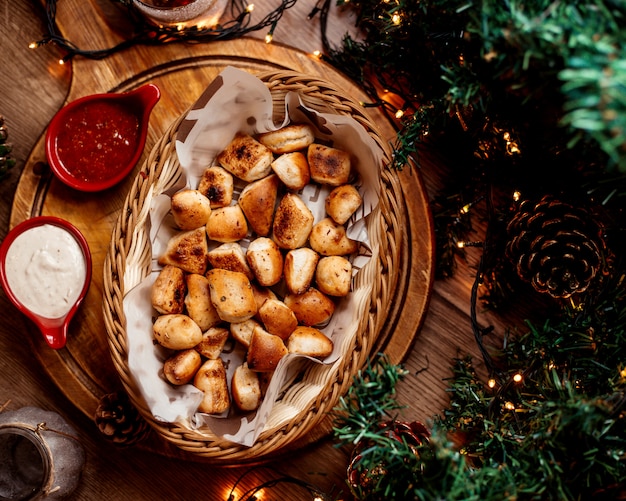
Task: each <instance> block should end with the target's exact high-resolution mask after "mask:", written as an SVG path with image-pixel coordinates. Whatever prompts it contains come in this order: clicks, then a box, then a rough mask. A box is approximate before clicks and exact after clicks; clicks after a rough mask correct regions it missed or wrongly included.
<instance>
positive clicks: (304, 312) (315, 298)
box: [284, 287, 335, 326]
mask: <svg viewBox="0 0 626 501" xmlns="http://www.w3.org/2000/svg"><path fill="white" fill-rule="evenodd" d="M284 302H285V304H286V305H287V306H288V307H289V308H290V309H291V311H293V312H294V314H295V315H296V318H297V319H298V322H299V323H301V324H302V325H307V326H312V325H320V324H324V323H326V322H327V321H328V320H330V317H332V316H333V313H334V312H335V303H334V302H333V300H332V299H330V298H329V297H328V296H327V295H325V294H323V293H322V292H320V291H319V290H318V289H316V288H315V287H309V290H307V291H306V292H305V293H303V294H287V296H285V299H284Z"/></svg>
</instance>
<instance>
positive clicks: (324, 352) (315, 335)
mask: <svg viewBox="0 0 626 501" xmlns="http://www.w3.org/2000/svg"><path fill="white" fill-rule="evenodd" d="M287 349H288V350H289V353H298V354H300V355H307V356H309V357H315V358H325V357H327V356H328V355H330V354H331V353H332V352H333V342H332V340H331V339H330V338H329V337H328V336H326V334H324V333H323V332H322V331H320V330H318V329H315V328H314V327H306V326H302V325H301V326H299V327H296V328H295V330H294V331H293V332H292V333H291V336H289V339H288V340H287Z"/></svg>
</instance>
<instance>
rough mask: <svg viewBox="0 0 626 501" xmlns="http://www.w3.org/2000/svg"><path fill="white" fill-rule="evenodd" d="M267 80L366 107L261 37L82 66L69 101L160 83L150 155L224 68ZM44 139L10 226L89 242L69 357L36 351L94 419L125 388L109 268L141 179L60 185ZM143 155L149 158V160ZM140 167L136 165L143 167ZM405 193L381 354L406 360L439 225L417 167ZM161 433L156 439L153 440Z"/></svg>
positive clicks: (162, 447) (316, 66) (38, 344)
mask: <svg viewBox="0 0 626 501" xmlns="http://www.w3.org/2000/svg"><path fill="white" fill-rule="evenodd" d="M229 65H230V66H235V67H237V68H240V69H243V70H246V71H249V72H251V73H259V72H263V71H268V70H273V69H290V70H294V71H298V72H301V73H305V74H309V75H313V76H316V77H318V78H322V79H325V80H328V81H331V82H333V83H334V84H335V85H336V86H338V87H340V88H342V89H345V91H346V93H347V94H349V95H350V96H353V97H355V98H356V99H361V100H363V101H367V100H368V98H367V96H366V95H365V94H364V92H363V91H362V90H361V89H360V88H359V87H358V86H356V85H355V84H354V83H353V82H351V81H350V80H348V79H347V78H346V77H345V76H343V75H342V74H341V73H339V72H338V71H337V70H335V69H333V68H332V67H330V66H329V65H327V64H325V63H323V62H321V61H319V60H317V59H315V58H313V57H311V56H309V55H307V54H305V53H303V52H300V51H297V50H294V49H290V48H287V47H284V46H280V45H276V44H271V45H267V44H265V43H263V42H261V41H259V40H256V39H246V38H242V39H238V40H234V41H224V42H213V43H211V44H206V45H202V46H199V45H196V46H186V45H180V44H177V45H168V46H161V47H133V48H131V49H129V50H128V51H125V52H123V53H120V54H116V55H114V56H112V57H110V58H109V59H107V60H103V61H90V60H85V59H77V60H76V61H74V63H73V75H72V83H71V87H70V91H69V94H68V97H67V100H66V102H70V101H73V100H74V99H76V98H78V97H81V96H84V95H88V94H95V93H102V92H124V91H128V90H131V89H134V88H136V87H138V86H140V85H142V84H144V83H147V82H150V83H154V84H156V85H157V86H158V87H159V88H160V90H161V99H160V101H159V103H158V104H157V105H156V107H155V108H154V110H153V112H152V115H151V117H150V131H149V134H148V139H147V143H146V149H145V151H146V152H148V151H150V150H151V148H152V146H153V145H154V143H155V142H156V141H157V140H158V139H159V138H160V137H161V136H162V135H163V133H164V132H165V131H166V129H167V128H168V126H169V125H170V124H171V123H172V121H173V120H174V119H176V118H177V117H178V116H180V115H181V114H182V113H184V112H185V110H186V109H187V108H188V107H189V106H190V105H191V104H192V103H193V102H194V101H195V100H196V99H197V98H198V97H199V96H200V94H201V93H202V91H203V90H204V89H205V87H206V86H207V85H208V84H209V83H210V82H211V81H212V80H213V79H214V78H215V77H216V76H217V75H218V73H219V72H220V71H222V70H223V69H224V68H225V67H226V66H229ZM371 116H372V120H373V121H375V122H376V123H377V124H378V125H380V127H381V129H382V130H383V132H384V133H385V134H386V135H387V138H388V139H389V140H393V137H394V135H395V132H394V129H393V126H392V125H391V122H390V121H389V120H388V119H387V117H385V116H384V115H383V114H382V113H381V112H379V111H378V110H376V109H372V111H371ZM44 137H45V133H44V134H43V135H42V137H41V138H40V139H39V141H38V142H37V144H36V145H35V147H34V149H33V151H32V152H31V155H30V157H29V158H28V160H27V162H26V165H25V168H24V171H23V174H22V176H21V178H20V181H19V184H18V187H17V191H16V194H15V199H14V203H13V208H12V214H11V221H10V225H11V227H13V226H15V225H16V224H18V223H19V222H21V221H23V220H25V219H27V218H29V217H33V216H36V215H54V216H57V217H61V218H64V219H67V220H69V221H70V222H72V223H73V224H74V225H75V226H76V227H77V228H78V229H79V230H80V231H81V232H82V233H83V234H84V235H85V237H86V239H87V241H88V243H89V245H90V248H91V253H92V259H93V279H92V283H91V287H90V289H89V293H88V295H87V297H86V300H85V302H84V303H83V305H82V307H81V308H80V309H79V311H78V313H77V315H76V316H75V318H74V320H73V321H72V324H71V326H70V332H69V336H68V341H67V345H66V347H65V348H63V349H61V350H52V349H50V348H48V347H47V346H46V345H45V343H44V341H43V337H42V336H41V335H40V334H39V333H38V332H37V331H36V330H35V328H34V326H33V325H30V324H29V325H28V328H29V330H30V331H31V332H30V333H29V334H30V337H31V339H32V342H33V345H34V352H35V354H36V356H37V357H38V358H39V360H40V362H41V363H42V364H43V367H44V368H45V370H46V371H47V372H48V374H49V376H50V377H51V378H52V379H53V380H54V381H55V383H56V384H57V385H58V386H59V388H60V389H61V390H62V391H63V393H64V394H65V395H66V396H67V397H68V398H69V400H70V401H71V402H73V403H74V404H75V405H76V406H77V407H78V408H79V409H80V410H81V411H82V412H84V413H85V414H86V415H87V416H89V417H93V416H94V414H95V411H96V409H97V406H98V404H99V402H100V399H101V398H102V397H103V396H104V395H106V394H108V393H111V392H113V391H116V390H118V389H120V388H121V383H120V381H119V379H118V376H117V373H116V371H115V369H114V366H113V364H112V362H111V359H110V354H109V346H108V342H107V334H106V331H105V327H104V322H103V313H102V286H103V263H104V259H105V254H106V251H107V249H108V248H109V242H110V238H111V232H112V229H113V226H114V224H115V221H116V218H117V217H118V215H119V210H120V208H121V207H122V206H123V202H124V198H125V196H126V193H127V192H128V189H129V187H130V186H131V184H132V182H133V178H134V176H135V175H136V171H135V173H134V174H131V175H130V176H129V177H128V178H127V179H126V180H125V181H124V182H122V183H121V184H119V185H118V186H116V187H114V188H112V189H110V190H107V191H105V192H101V193H95V194H94V193H81V192H77V191H74V190H72V189H70V188H68V187H66V186H65V185H63V184H62V183H60V182H59V181H58V180H57V179H55V178H53V177H52V176H51V175H50V173H49V171H48V169H47V166H46V165H45V152H44ZM144 156H145V154H144ZM142 162H143V158H142V160H141V161H140V162H139V164H138V165H141V163H142ZM397 175H398V176H399V178H400V181H401V184H402V186H403V190H404V193H405V195H406V196H405V199H404V200H398V201H397V207H396V210H397V211H398V212H401V213H402V217H398V219H400V220H402V221H403V224H404V228H405V229H406V231H405V235H406V239H405V241H404V243H403V248H402V251H401V254H402V260H401V270H399V279H398V285H397V290H396V297H397V301H394V306H393V308H392V310H391V311H389V314H388V321H387V322H386V325H385V328H384V330H383V332H381V335H380V337H379V341H378V346H376V351H381V350H382V351H385V352H386V353H387V354H388V355H389V357H390V358H391V360H392V361H394V362H400V361H402V360H403V359H404V358H405V356H406V355H407V353H408V351H409V350H410V349H411V347H412V345H413V342H414V340H415V337H416V335H417V333H418V331H419V328H420V327H421V324H422V320H423V317H424V315H425V311H426V307H427V304H428V299H429V296H430V290H431V285H432V275H433V238H432V233H433V232H432V221H431V218H430V213H429V209H428V202H427V199H426V194H425V189H424V186H423V184H422V181H421V179H420V176H419V175H418V173H417V172H416V171H415V170H412V169H409V168H407V169H405V170H403V171H401V172H398V174H397ZM329 430H330V423H329V424H328V426H324V427H320V429H319V430H315V432H313V433H310V434H308V436H307V438H306V439H305V441H304V442H303V443H300V444H296V446H302V445H306V443H311V442H313V441H316V440H318V439H319V438H320V437H321V436H323V435H324V434H326V433H328V431H329ZM153 435H154V434H153ZM141 446H142V447H146V448H148V449H151V450H154V451H155V452H158V453H164V454H167V455H171V456H175V457H181V458H183V459H196V458H195V456H192V455H186V454H185V453H184V452H182V451H178V450H173V447H172V446H170V445H168V444H167V443H165V441H164V440H159V439H158V438H154V437H153V438H151V439H150V440H148V441H147V442H142V445H141Z"/></svg>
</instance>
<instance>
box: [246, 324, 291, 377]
mask: <svg viewBox="0 0 626 501" xmlns="http://www.w3.org/2000/svg"><path fill="white" fill-rule="evenodd" d="M285 355H287V347H286V346H285V343H284V342H283V340H282V339H281V338H280V337H278V336H276V335H274V334H270V333H269V332H267V331H266V330H264V329H263V328H261V327H255V329H254V331H252V337H251V338H250V346H249V347H248V355H247V360H246V361H247V363H248V367H249V368H250V369H251V370H253V371H258V372H271V371H274V370H275V369H276V367H277V366H278V362H280V360H281V359H282V358H283V357H284V356H285Z"/></svg>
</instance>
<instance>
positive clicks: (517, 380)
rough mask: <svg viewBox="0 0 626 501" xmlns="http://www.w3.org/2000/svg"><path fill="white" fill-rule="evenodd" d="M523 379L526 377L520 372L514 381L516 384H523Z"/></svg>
mask: <svg viewBox="0 0 626 501" xmlns="http://www.w3.org/2000/svg"><path fill="white" fill-rule="evenodd" d="M523 379H524V377H523V376H522V375H521V374H520V373H519V372H518V373H517V374H515V376H513V381H515V382H516V383H521V382H522V380H523Z"/></svg>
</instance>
